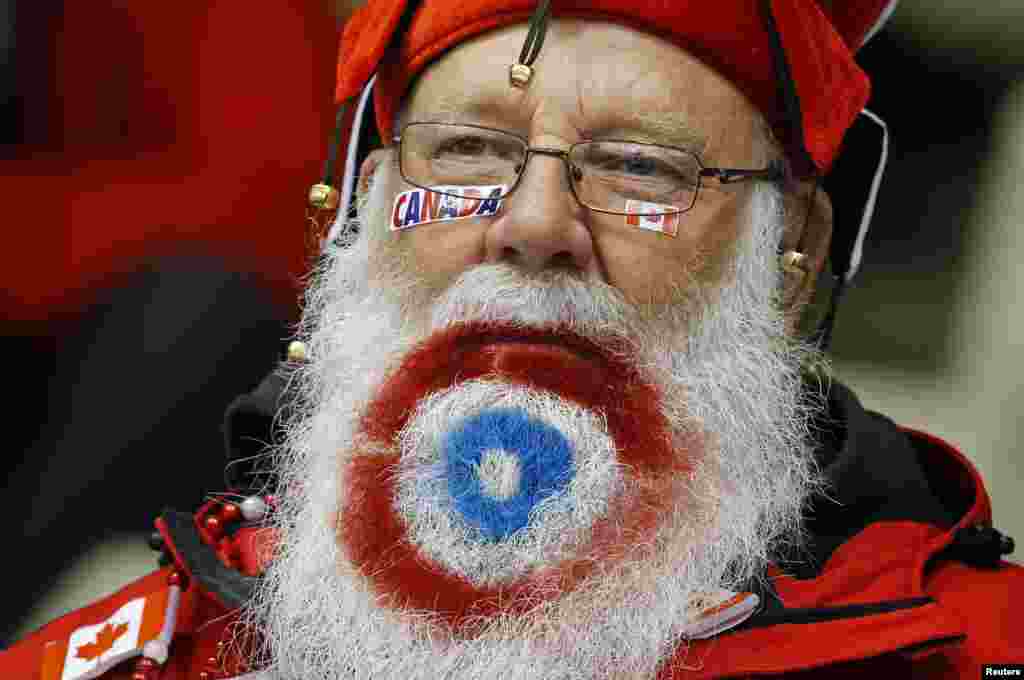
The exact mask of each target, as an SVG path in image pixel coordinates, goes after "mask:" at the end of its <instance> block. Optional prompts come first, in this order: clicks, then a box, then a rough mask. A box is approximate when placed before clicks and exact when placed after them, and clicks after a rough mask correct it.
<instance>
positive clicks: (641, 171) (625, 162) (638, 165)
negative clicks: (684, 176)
mask: <svg viewBox="0 0 1024 680" xmlns="http://www.w3.org/2000/svg"><path fill="white" fill-rule="evenodd" d="M621 166H622V170H623V172H628V173H629V174H631V175H643V176H645V177H649V176H651V175H653V174H655V173H657V172H659V171H661V172H665V171H667V170H669V169H668V168H659V167H658V166H659V163H658V161H657V160H656V159H654V158H649V157H647V156H640V155H633V156H627V157H626V158H624V159H622V164H621Z"/></svg>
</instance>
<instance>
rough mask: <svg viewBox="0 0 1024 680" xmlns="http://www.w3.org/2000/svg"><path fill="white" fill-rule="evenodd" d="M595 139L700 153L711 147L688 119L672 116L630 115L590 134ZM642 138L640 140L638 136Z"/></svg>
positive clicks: (626, 114) (645, 112) (640, 112)
mask: <svg viewBox="0 0 1024 680" xmlns="http://www.w3.org/2000/svg"><path fill="white" fill-rule="evenodd" d="M589 132H590V133H591V134H593V136H594V137H599V138H605V139H607V138H609V137H617V138H620V139H631V140H634V139H635V140H636V141H646V142H653V143H656V144H665V145H668V146H677V147H680V148H683V149H686V150H687V151H692V152H694V153H700V152H702V151H703V150H704V149H705V148H706V147H707V144H708V142H707V138H706V137H705V136H704V135H702V134H700V133H699V132H697V131H696V130H695V129H693V127H692V126H691V125H689V124H688V123H687V122H686V120H685V119H683V118H680V117H678V116H675V115H671V114H668V115H666V114H663V113H651V112H647V111H630V112H628V113H621V114H617V115H615V116H614V117H611V116H610V117H609V118H608V123H607V124H605V125H601V126H598V127H595V128H593V129H591V130H590V131H589ZM638 134H639V135H640V138H638V137H637V135H638Z"/></svg>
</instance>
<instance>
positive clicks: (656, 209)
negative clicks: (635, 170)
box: [625, 199, 680, 236]
mask: <svg viewBox="0 0 1024 680" xmlns="http://www.w3.org/2000/svg"><path fill="white" fill-rule="evenodd" d="M625 210H626V212H627V213H629V214H628V215H626V224H627V225H628V226H630V227H639V228H640V229H646V230H648V231H660V232H661V233H662V234H665V235H667V236H676V235H677V234H678V233H679V215H680V213H678V212H672V211H674V210H679V208H678V207H677V206H674V205H663V204H661V203H648V202H647V201H634V200H632V199H630V200H627V201H626V208H625ZM657 213H671V214H669V215H659V214H657Z"/></svg>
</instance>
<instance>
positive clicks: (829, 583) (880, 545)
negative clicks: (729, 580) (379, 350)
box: [0, 385, 1024, 680]
mask: <svg viewBox="0 0 1024 680" xmlns="http://www.w3.org/2000/svg"><path fill="white" fill-rule="evenodd" d="M830 403H831V406H832V409H833V415H835V416H837V417H838V418H839V419H840V420H839V422H842V423H844V425H843V426H842V427H840V428H839V429H838V430H837V431H836V432H835V433H834V435H833V437H834V441H832V442H825V443H824V444H823V446H822V448H823V449H824V450H826V454H825V455H824V456H823V458H822V460H821V463H822V465H823V468H824V470H825V472H826V474H827V475H828V476H829V477H831V478H832V481H833V489H834V492H833V494H832V495H833V497H835V498H836V500H838V503H828V504H825V503H822V504H819V505H817V506H815V507H814V508H813V510H812V513H813V517H811V518H810V519H809V521H808V527H809V531H810V533H811V535H812V537H813V538H812V541H811V543H810V545H809V548H808V550H807V552H806V553H804V554H802V555H801V556H800V558H799V561H791V560H790V559H788V558H786V557H784V556H780V558H779V560H778V562H777V564H778V566H777V567H773V568H772V569H771V570H770V571H769V576H770V577H771V578H770V579H768V582H769V583H770V584H771V585H770V587H769V588H768V589H762V591H761V593H760V594H761V596H762V598H761V599H762V601H763V602H766V605H765V606H764V607H763V609H762V610H761V611H760V612H758V613H757V614H756V615H754V616H753V617H751V618H750V619H749V620H747V621H746V622H745V623H743V624H742V625H740V626H739V627H737V628H734V629H733V630H730V631H728V632H726V633H724V634H721V635H719V636H718V637H715V638H713V639H711V640H706V641H696V642H693V643H690V644H689V645H688V646H685V647H681V648H680V650H679V651H678V652H677V653H676V655H675V656H674V657H672V658H671V659H669V660H667V661H666V663H665V664H663V667H662V670H661V673H660V674H659V677H660V678H663V679H668V678H680V679H684V678H685V679H687V680H690V679H693V680H698V679H701V680H703V679H705V678H726V677H749V676H757V677H773V676H785V677H801V678H818V677H822V678H825V677H827V678H847V677H851V678H852V677H857V678H860V677H871V678H900V677H914V678H918V677H926V678H978V677H982V670H981V669H982V666H983V665H984V664H1007V663H1018V664H1019V663H1022V662H1024V626H1022V625H1020V623H1019V618H1020V616H1021V612H1022V611H1024V568H1021V567H1020V566H1017V565H1015V564H1011V563H1009V562H1005V561H1002V560H1001V559H1000V557H1001V555H1002V554H1003V553H1005V552H1007V551H1008V550H1009V549H1011V548H1010V545H1009V543H1010V541H1009V539H1007V538H1005V537H1002V536H1001V535H1000V534H999V533H998V532H997V531H994V530H992V529H991V507H990V504H989V498H988V494H987V493H986V491H985V488H984V485H983V484H982V481H981V479H980V477H979V476H978V473H977V471H976V470H975V468H974V466H973V465H972V464H971V463H970V462H969V461H968V460H967V459H966V458H965V457H964V456H963V455H962V454H961V453H960V452H958V451H957V450H956V449H954V448H953V447H952V446H950V445H949V444H947V443H945V442H943V441H942V440H940V439H937V438H935V437H932V436H930V435H927V434H924V433H921V432H915V431H912V430H906V429H901V428H897V427H896V426H895V425H893V424H892V423H891V422H890V421H888V420H887V419H885V418H883V417H882V416H879V415H877V414H873V413H871V412H868V411H865V410H864V409H863V408H862V407H861V406H860V404H859V403H858V402H857V400H856V398H855V397H853V395H852V394H851V393H850V392H849V391H848V390H846V389H845V388H844V387H842V386H841V385H836V386H834V388H833V390H832V396H831V397H830ZM214 505H215V504H213V503H210V504H207V505H205V506H204V507H203V508H201V509H200V511H199V512H198V513H196V514H195V515H194V516H191V515H186V514H183V513H173V512H171V513H165V514H164V515H163V516H162V518H161V519H159V520H158V521H157V524H158V527H159V529H160V531H161V533H162V535H163V537H164V540H165V544H166V545H167V546H168V548H169V553H170V555H171V556H172V557H173V561H174V563H173V564H172V565H170V566H167V567H165V568H163V569H161V570H159V571H156V572H154V573H153V574H150V575H149V576H146V577H144V578H142V579H139V580H138V581H136V582H134V583H132V584H130V585H129V586H127V587H126V588H124V589H123V590H121V591H119V592H118V593H115V594H114V595H111V596H110V597H108V598H106V599H104V600H102V601H100V602H97V603H96V604H93V605H91V606H89V607H86V608H85V609H81V610H79V611H76V612H72V613H70V614H68V615H66V616H64V617H62V618H60V619H58V620H56V621H54V622H52V623H50V624H49V625H47V626H44V627H43V628H41V629H40V630H38V631H36V632H35V633H33V634H32V635H30V636H28V637H27V638H25V639H24V640H22V641H21V642H20V643H18V644H16V645H15V646H14V647H12V648H11V649H8V650H7V651H4V652H2V653H0V677H3V678H26V679H31V680H57V679H59V678H60V670H59V667H58V664H57V662H56V661H55V660H54V659H55V658H56V657H60V658H61V659H63V658H64V656H63V654H64V652H65V651H66V650H67V649H68V641H69V638H70V636H71V635H72V634H73V633H74V631H76V630H78V629H81V627H82V626H85V625H89V624H99V623H103V622H106V621H107V620H108V619H109V618H110V616H111V615H112V614H113V613H114V612H116V611H117V610H118V609H119V608H121V607H122V606H124V605H125V603H127V602H131V601H132V600H133V599H135V598H139V597H141V596H144V595H152V594H159V593H161V592H163V591H166V590H167V580H168V577H169V575H170V574H171V573H172V572H177V573H179V574H180V575H181V576H182V577H183V592H182V596H181V600H180V606H179V608H178V615H177V620H176V622H175V625H174V635H173V639H172V641H171V644H170V657H169V659H168V661H167V662H166V664H165V665H164V667H163V668H162V669H155V670H153V671H151V672H150V675H149V676H148V677H147V680H156V679H157V678H159V679H160V680H186V679H188V680H200V679H201V680H207V679H208V680H215V679H217V678H222V677H228V678H230V677H233V676H234V675H236V674H237V673H238V672H239V671H240V670H244V669H239V668H238V667H233V668H232V669H231V671H230V672H223V671H221V670H220V662H219V661H218V650H219V648H218V642H220V640H221V638H222V636H223V635H224V632H225V628H226V627H227V626H228V625H230V623H231V622H232V620H233V619H232V616H231V612H232V610H233V608H234V606H236V605H237V603H238V602H240V601H241V600H242V599H244V596H245V594H246V591H247V589H248V588H249V587H250V586H251V580H252V579H253V578H254V577H255V575H256V574H257V573H258V571H259V565H258V564H257V563H256V560H255V557H254V554H255V549H254V547H253V546H254V545H255V544H256V543H257V542H258V540H259V539H260V538H261V537H265V536H266V533H265V531H262V530H260V529H259V528H255V527H249V528H244V529H241V530H239V531H238V532H236V533H235V534H234V537H235V538H234V545H236V546H237V548H235V550H236V552H235V554H234V555H233V556H232V557H226V556H225V552H224V544H223V543H218V542H217V540H215V538H214V537H212V536H211V535H210V533H209V530H208V529H207V526H206V517H207V516H208V515H209V514H210V513H211V512H212V511H213V508H214ZM854 519H856V521H853V520H854ZM261 531H262V533H261ZM218 546H219V547H220V551H221V558H222V559H223V560H225V561H227V562H228V563H230V564H232V565H233V566H234V567H235V568H234V570H229V569H227V568H226V567H225V566H224V564H222V563H221V560H219V559H218V557H217V547H218ZM108 637H110V630H108ZM100 639H101V638H99V637H97V638H96V640H97V641H98V640H100ZM48 644H49V645H50V646H49V647H47V645H48ZM136 663H137V661H136V660H134V659H129V660H127V661H124V662H123V663H121V664H120V665H119V666H116V667H114V668H113V669H111V670H110V671H109V672H107V673H106V674H105V675H102V676H101V677H103V678H105V679H121V678H125V679H127V678H131V677H132V673H133V672H135V669H136V665H135V664H136ZM48 664H49V665H48ZM54 668H56V671H54ZM47 672H48V673H49V674H50V675H47V674H46V673H47ZM204 673H205V675H204Z"/></svg>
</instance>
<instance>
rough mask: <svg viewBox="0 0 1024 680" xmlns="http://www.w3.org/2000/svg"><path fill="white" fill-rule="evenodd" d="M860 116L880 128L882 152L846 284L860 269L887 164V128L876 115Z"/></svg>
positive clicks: (866, 114)
mask: <svg viewBox="0 0 1024 680" xmlns="http://www.w3.org/2000/svg"><path fill="white" fill-rule="evenodd" d="M861 115H863V116H865V117H866V118H867V119H868V120H870V121H871V122H873V123H875V124H876V125H878V126H879V127H880V128H882V152H881V154H880V155H879V158H878V165H877V167H876V168H875V176H874V179H872V180H871V190H870V191H869V192H868V199H867V202H866V203H865V205H864V213H863V215H862V216H861V219H860V228H859V230H858V231H857V240H856V241H854V244H853V252H851V253H850V265H849V267H847V270H846V276H845V277H844V278H845V280H846V282H847V283H849V282H850V281H852V280H853V277H854V276H856V274H857V270H858V269H860V261H861V259H862V257H863V256H864V238H865V237H866V236H867V235H868V228H869V227H870V226H871V218H872V217H873V216H874V214H875V202H876V201H877V200H878V190H879V189H880V188H881V186H882V176H883V175H884V174H885V166H886V165H887V164H888V162H889V126H888V125H886V124H885V121H884V120H882V119H881V118H879V117H878V116H877V115H876V114H874V113H872V112H871V111H868V110H867V109H864V110H863V111H861Z"/></svg>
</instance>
